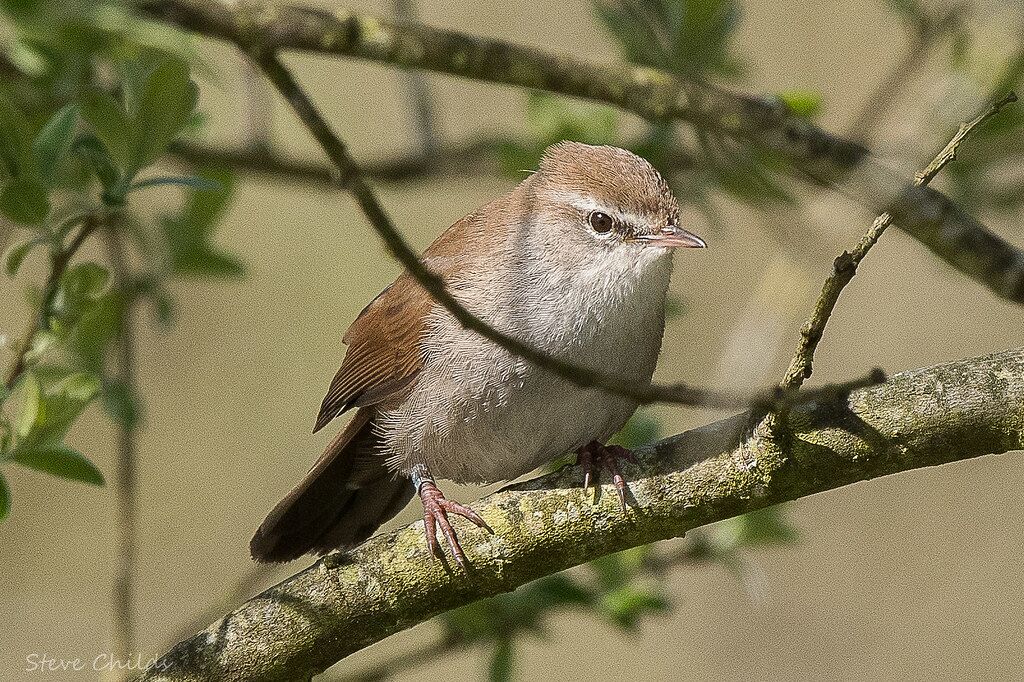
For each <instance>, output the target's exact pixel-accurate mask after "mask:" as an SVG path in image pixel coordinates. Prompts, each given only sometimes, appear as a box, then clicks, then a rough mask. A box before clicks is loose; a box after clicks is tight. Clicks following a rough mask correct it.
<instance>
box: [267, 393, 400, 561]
mask: <svg viewBox="0 0 1024 682" xmlns="http://www.w3.org/2000/svg"><path fill="white" fill-rule="evenodd" d="M371 415H372V410H371V409H367V408H363V409H360V410H359V411H358V412H357V413H356V415H355V418H354V419H353V420H352V422H351V423H350V424H349V425H348V426H347V427H346V428H345V430H344V431H342V432H341V433H340V434H338V436H337V438H335V439H334V440H333V441H332V442H331V444H330V445H328V446H327V449H326V450H325V451H324V454H323V455H321V456H320V459H319V460H317V462H316V464H314V465H313V468H312V469H310V470H309V473H308V474H306V476H305V478H303V479H302V481H301V482H299V484H298V485H297V486H295V488H293V489H292V491H291V492H290V493H288V494H287V495H286V496H285V498H284V499H283V500H281V501H280V502H279V503H278V504H277V506H276V507H274V509H273V511H271V512H270V514H269V515H268V516H267V518H266V520H264V521H263V523H262V525H260V527H259V529H257V531H256V534H255V535H253V538H252V541H251V542H250V543H249V548H250V550H251V551H252V556H253V558H254V559H256V560H257V561H270V562H273V561H291V560H292V559H297V558H299V557H300V556H302V555H303V554H307V553H317V554H324V553H326V552H329V551H331V550H333V549H338V548H342V547H350V546H352V545H355V544H357V543H359V542H362V541H363V540H365V539H366V538H368V537H370V535H371V534H372V533H373V532H374V531H375V530H377V528H379V527H380V526H381V524H383V523H385V522H386V521H388V520H389V519H391V518H392V517H393V516H395V514H397V513H398V512H400V511H401V510H402V508H403V507H405V505H406V504H407V503H408V502H409V500H410V499H412V496H413V494H414V493H415V490H414V489H413V485H412V482H411V481H409V480H408V479H405V478H397V479H396V478H395V477H394V475H393V474H392V473H391V472H390V471H388V469H387V467H386V466H385V463H384V458H383V457H382V456H381V455H380V454H379V453H376V452H375V451H374V446H375V437H374V435H373V429H372V424H371Z"/></svg>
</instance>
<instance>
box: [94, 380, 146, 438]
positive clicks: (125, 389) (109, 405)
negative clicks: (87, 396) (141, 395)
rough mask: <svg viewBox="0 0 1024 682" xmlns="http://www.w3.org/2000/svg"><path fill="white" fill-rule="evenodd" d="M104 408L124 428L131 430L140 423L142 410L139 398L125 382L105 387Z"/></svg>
mask: <svg viewBox="0 0 1024 682" xmlns="http://www.w3.org/2000/svg"><path fill="white" fill-rule="evenodd" d="M103 407H104V408H105V409H106V410H107V414H109V415H110V417H111V419H113V420H114V421H116V422H117V423H118V424H120V425H121V427H122V428H125V429H131V428H134V427H135V426H136V425H137V424H138V423H139V417H140V413H141V408H140V406H139V399H138V396H136V395H135V394H134V393H133V392H132V390H131V388H130V387H129V386H128V385H127V384H125V383H124V382H121V381H115V382H111V383H109V384H107V385H106V386H105V387H104V389H103Z"/></svg>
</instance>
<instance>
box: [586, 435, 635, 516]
mask: <svg viewBox="0 0 1024 682" xmlns="http://www.w3.org/2000/svg"><path fill="white" fill-rule="evenodd" d="M620 459H624V460H626V461H627V462H631V463H633V464H636V457H635V456H634V455H633V453H632V452H630V451H629V450H627V449H626V448H624V447H622V446H621V445H602V444H601V443H598V442H597V441H596V440H592V441H590V442H589V443H587V444H586V445H584V446H583V447H582V448H580V449H579V450H577V451H576V463H577V464H579V465H580V466H581V467H583V487H584V488H589V487H590V483H591V480H593V482H594V486H595V488H596V486H597V481H598V478H599V477H600V475H601V469H607V470H608V472H609V473H610V474H611V475H612V484H613V485H614V486H615V492H617V493H618V495H619V504H620V505H622V511H626V492H627V491H628V490H629V488H628V487H627V486H626V479H625V478H623V476H622V472H621V471H619V460H620Z"/></svg>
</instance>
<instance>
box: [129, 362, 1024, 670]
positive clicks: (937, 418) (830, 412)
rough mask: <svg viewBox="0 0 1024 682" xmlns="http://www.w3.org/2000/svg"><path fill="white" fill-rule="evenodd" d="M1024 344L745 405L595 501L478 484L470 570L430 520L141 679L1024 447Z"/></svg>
mask: <svg viewBox="0 0 1024 682" xmlns="http://www.w3.org/2000/svg"><path fill="white" fill-rule="evenodd" d="M1022 406H1024V349H1017V350H1010V351H1005V352H1003V353H998V354H994V355H990V356H986V357H980V358H973V359H968V360H960V361H957V362H952V363H949V364H945V365H939V366H936V367H931V368H926V369H920V370H915V371H911V372H904V373H901V374H897V375H894V376H893V377H891V378H890V379H889V380H888V381H886V382H885V383H883V384H877V385H874V386H869V387H866V388H862V389H859V390H856V391H853V392H851V393H849V394H846V395H836V396H834V398H833V399H831V400H822V401H820V402H817V403H814V404H806V405H799V406H796V407H794V408H793V410H792V411H791V412H790V413H789V414H788V418H787V420H786V429H785V430H782V429H775V430H774V431H773V432H772V433H771V434H768V433H755V434H754V435H752V436H750V437H749V438H747V439H745V440H744V439H743V434H744V433H745V431H746V426H747V423H748V415H745V414H741V415H737V416H735V417H732V418H729V419H725V420H722V421H719V422H716V423H713V424H709V425H707V426H704V427H701V428H698V429H694V430H692V431H687V432H685V433H682V434H679V435H677V436H673V437H671V438H668V439H666V440H663V441H661V442H659V443H657V444H655V445H653V446H651V447H649V448H645V449H642V450H640V451H638V453H637V454H638V455H639V464H638V465H637V466H630V467H629V468H627V470H626V475H627V477H628V478H630V480H631V481H633V483H632V484H631V490H632V492H633V494H634V496H635V504H633V505H632V506H631V507H630V510H629V511H628V513H626V514H623V513H622V512H621V510H619V507H618V502H617V500H616V496H615V494H614V490H613V488H612V486H610V485H607V486H604V487H603V488H602V489H601V495H600V497H599V499H598V501H597V502H596V503H595V502H593V501H592V499H591V496H590V495H589V494H588V493H587V492H586V491H584V490H583V489H582V488H581V487H580V483H581V481H580V477H579V473H578V472H577V471H576V470H575V469H572V468H570V469H563V470H561V471H558V472H555V473H554V474H551V475H548V476H544V477H541V478H538V479H534V480H532V481H527V482H526V483H522V484H518V485H514V486H511V487H509V488H507V489H506V490H503V491H500V492H498V493H495V494H493V495H490V496H489V497H486V498H484V499H483V500H481V501H480V502H478V503H477V504H475V505H474V507H475V509H476V510H477V511H478V512H479V513H480V514H481V516H483V517H484V519H486V521H487V522H488V523H489V524H490V525H491V527H492V528H494V530H495V531H496V532H495V534H494V535H489V534H487V533H485V532H483V531H478V530H476V529H474V528H472V527H469V526H468V525H467V527H465V528H463V529H461V530H460V537H461V538H462V539H463V547H464V549H466V553H467V556H468V557H469V560H470V563H471V564H472V566H473V571H472V575H471V576H470V577H469V578H467V577H466V576H464V575H462V574H461V573H459V572H455V571H452V570H450V569H448V568H446V567H445V566H443V565H442V564H441V563H439V562H436V561H431V559H430V557H429V555H428V553H427V551H426V548H425V547H424V544H423V537H422V535H423V529H422V527H421V524H422V522H421V521H418V522H416V523H413V524H410V525H409V526H406V527H405V528H401V529H399V530H396V531H393V532H390V533H385V534H382V535H378V536H376V537H375V538H373V539H371V540H369V541H368V542H366V543H365V544H363V545H361V546H360V547H358V548H356V549H354V550H351V551H349V552H345V553H337V554H331V555H328V556H327V557H324V558H323V559H321V560H320V561H318V562H316V563H315V564H314V565H313V566H311V567H310V568H308V569H306V570H304V571H301V572H300V573H298V574H296V575H295V576H293V577H291V578H289V579H287V580H285V581H284V582H282V583H281V584H279V585H277V586H275V587H272V588H270V589H268V590H266V591H265V592H263V593H262V594H260V595H258V596H256V597H254V598H253V599H251V600H249V601H248V602H246V603H244V604H242V605H241V606H239V607H238V608H237V609H236V610H234V611H233V612H231V613H229V614H227V615H226V616H225V617H224V618H222V619H221V620H219V621H218V622H216V623H214V624H212V625H211V626H210V627H208V628H207V629H206V630H203V631H202V632H199V633H197V634H196V635H193V636H192V637H190V638H188V639H186V640H185V641H183V642H181V643H179V644H178V645H177V646H175V647H174V648H173V649H171V650H170V651H169V652H168V653H167V654H166V655H165V656H163V657H162V658H161V659H160V661H159V662H158V664H157V665H155V666H153V667H152V668H151V669H150V670H148V671H147V672H145V673H144V674H143V675H141V676H140V679H144V680H168V681H169V680H210V679H246V680H293V679H308V677H309V676H311V675H313V674H316V673H318V672H321V671H323V670H325V669H326V668H328V667H329V666H331V665H333V664H334V663H335V662H337V661H339V660H341V659H342V658H344V657H346V656H348V655H350V654H352V653H354V652H356V651H358V650H360V649H362V648H365V647H366V646H369V645H370V644H372V643H374V642H376V641H379V640H381V639H383V638H384V637H387V636H388V635H391V634H393V633H395V632H398V631H400V630H403V629H405V628H408V627H411V626H413V625H415V624H417V623H420V622H422V621H425V620H427V619H429V618H431V617H432V616H434V615H436V614H438V613H441V612H443V611H447V610H450V609H453V608H456V607H458V606H461V605H464V604H467V603H470V602H472V601H475V600H477V599H480V598H483V597H487V596H491V595H494V594H498V593H501V592H506V591H509V590H513V589H515V588H516V587H518V586H520V585H523V584H525V583H527V582H530V581H532V580H535V579H537V578H539V577H542V576H544V575H549V574H551V573H555V572H557V571H561V570H564V569H566V568H570V567H572V566H576V565H579V564H582V563H584V562H586V561H590V560H592V559H594V558H597V557H600V556H603V555H605V554H609V553H612V552H615V551H619V550H623V549H627V548H629V547H635V546H638V545H642V544H647V543H650V542H654V541H658V540H663V539H666V538H671V537H677V536H680V535H683V534H684V533H685V532H687V531H689V530H691V529H693V528H696V527H698V526H702V525H705V524H708V523H713V522H715V521H719V520H722V519H726V518H729V517H732V516H736V515H739V514H743V513H747V512H750V511H754V510H756V509H759V508H762V507H765V506H768V505H772V504H777V503H779V502H784V501H788V500H794V499H797V498H800V497H804V496H806V495H812V494H815V493H819V492H823V491H826V490H832V489H835V488H839V487H842V486H845V485H849V484H851V483H856V482H858V481H863V480H867V479H871V478H876V477H878V476H885V475H889V474H894V473H898V472H901V471H907V470H910V469H918V468H922V467H928V466H935V465H939V464H946V463H949V462H954V461H958V460H965V459H970V458H973V457H979V456H981V455H987V454H995V453H1003V452H1007V451H1009V450H1016V449H1020V448H1022V447H1024V407H1022Z"/></svg>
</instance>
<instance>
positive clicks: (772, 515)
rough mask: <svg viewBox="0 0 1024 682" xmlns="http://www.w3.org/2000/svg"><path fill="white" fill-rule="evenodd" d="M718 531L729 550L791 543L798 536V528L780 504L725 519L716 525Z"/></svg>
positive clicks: (721, 541) (723, 543)
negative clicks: (786, 515)
mask: <svg viewBox="0 0 1024 682" xmlns="http://www.w3.org/2000/svg"><path fill="white" fill-rule="evenodd" d="M716 533H717V535H718V537H719V542H720V544H721V545H722V546H723V547H724V548H726V549H727V550H728V549H735V548H738V547H766V546H770V545H780V544H790V543H793V542H795V541H796V540H797V537H798V533H797V530H796V529H795V528H794V527H793V526H792V525H790V523H789V522H788V521H786V518H785V516H784V515H783V513H782V507H780V506H778V505H776V506H773V507H766V508H764V509H759V510H757V511H753V512H750V513H748V514H743V515H742V516H737V517H735V518H732V519H728V520H726V521H723V522H722V523H720V524H718V526H717V527H716Z"/></svg>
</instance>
